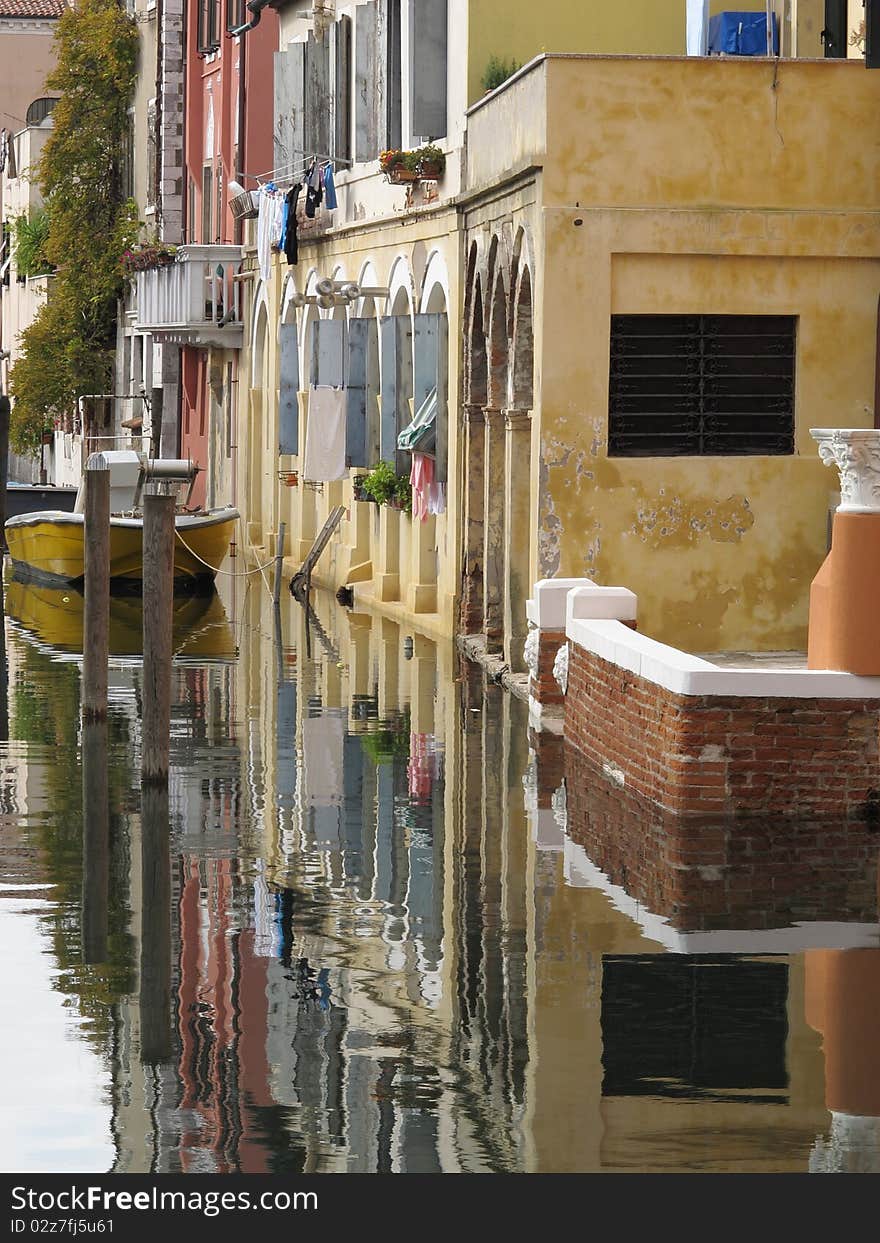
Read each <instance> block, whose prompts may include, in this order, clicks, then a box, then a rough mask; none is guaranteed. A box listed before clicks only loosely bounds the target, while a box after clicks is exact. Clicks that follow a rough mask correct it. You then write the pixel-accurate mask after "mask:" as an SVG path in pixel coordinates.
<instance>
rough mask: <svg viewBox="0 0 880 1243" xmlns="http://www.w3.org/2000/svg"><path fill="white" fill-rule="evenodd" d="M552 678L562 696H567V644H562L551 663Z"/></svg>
mask: <svg viewBox="0 0 880 1243" xmlns="http://www.w3.org/2000/svg"><path fill="white" fill-rule="evenodd" d="M553 676H554V678H555V679H556V681H557V683H558V685H559V689H560V690H561V691H562V693H563V695H567V694H568V644H567V643H563V645H562V647H561V648H560V649H559V651H558V652H557V653H556V659H555V660H554V662H553Z"/></svg>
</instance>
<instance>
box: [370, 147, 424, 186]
mask: <svg viewBox="0 0 880 1243" xmlns="http://www.w3.org/2000/svg"><path fill="white" fill-rule="evenodd" d="M411 155H412V152H410V151H400V150H399V149H397V148H392V149H390V150H388V151H383V152H382V154H381V155H380V156H379V167H380V168H381V169H382V172H383V173H384V174H385V176H386V177H387V178H388V180H389V181H390V182H391V183H392V184H393V185H400V184H401V182H405V181H417V180H418V176H419V175H418V172H417V171H416V169H415V168H414V167H413V165H412V161H411V159H410V156H411Z"/></svg>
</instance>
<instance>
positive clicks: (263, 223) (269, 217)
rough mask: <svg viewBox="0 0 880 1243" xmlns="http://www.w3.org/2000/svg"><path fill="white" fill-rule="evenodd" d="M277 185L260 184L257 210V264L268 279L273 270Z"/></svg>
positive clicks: (264, 278) (262, 274) (261, 273)
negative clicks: (275, 192)
mask: <svg viewBox="0 0 880 1243" xmlns="http://www.w3.org/2000/svg"><path fill="white" fill-rule="evenodd" d="M274 190H275V187H274V185H273V184H272V182H269V183H268V185H265V186H260V190H259V195H260V202H259V206H258V211H257V264H258V266H259V269H260V277H261V278H262V280H264V281H267V280H268V279H269V274H270V272H271V271H272V230H273V226H274V221H275V194H274Z"/></svg>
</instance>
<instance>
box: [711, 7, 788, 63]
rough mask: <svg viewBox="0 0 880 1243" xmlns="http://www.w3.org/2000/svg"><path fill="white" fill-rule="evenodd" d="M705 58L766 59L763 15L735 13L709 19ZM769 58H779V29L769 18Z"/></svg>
mask: <svg viewBox="0 0 880 1243" xmlns="http://www.w3.org/2000/svg"><path fill="white" fill-rule="evenodd" d="M708 50H709V55H710V56H711V55H712V54H713V53H714V54H715V55H717V54H718V53H720V52H724V53H725V55H727V56H766V55H767V15H766V13H750V12H748V11H742V10H738V9H734V10H730V11H728V12H726V13H716V15H715V16H714V17H710V18H709V49H708ZM773 55H774V56H778V55H779V27H778V26H777V25H776V14H775V13H774V14H773Z"/></svg>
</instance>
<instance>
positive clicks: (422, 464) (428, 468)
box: [409, 453, 434, 522]
mask: <svg viewBox="0 0 880 1243" xmlns="http://www.w3.org/2000/svg"><path fill="white" fill-rule="evenodd" d="M409 481H410V484H411V485H412V516H413V518H418V519H419V520H420V521H421V522H424V521H425V519H426V518H427V516H428V500H429V495H430V491H431V485H432V483H433V482H434V459H433V458H432V457H429V456H428V454H427V453H414V454H413V455H412V469H411V470H410V472H409Z"/></svg>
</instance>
